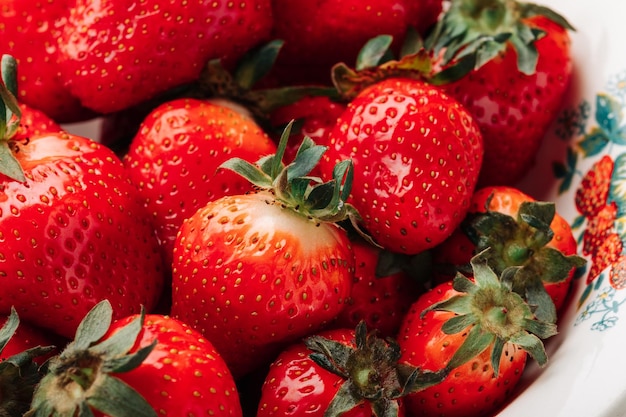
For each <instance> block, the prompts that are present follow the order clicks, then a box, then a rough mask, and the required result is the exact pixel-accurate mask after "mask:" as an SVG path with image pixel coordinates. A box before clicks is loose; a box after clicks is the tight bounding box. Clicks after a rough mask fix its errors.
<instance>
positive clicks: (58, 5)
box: [0, 0, 95, 123]
mask: <svg viewBox="0 0 626 417" xmlns="http://www.w3.org/2000/svg"><path fill="white" fill-rule="evenodd" d="M71 3H72V1H71V0H48V1H43V2H42V1H40V0H3V1H2V4H1V5H0V21H1V22H2V24H0V53H2V54H10V55H12V56H14V57H15V59H16V60H17V62H18V64H19V66H20V89H19V91H18V94H17V98H18V100H19V101H20V102H22V103H25V104H27V105H28V106H31V107H34V108H37V109H39V110H41V111H43V112H44V113H45V114H47V115H49V116H50V117H52V118H53V119H54V120H56V121H57V122H59V123H69V122H77V121H80V120H86V119H88V118H90V117H94V116H95V113H94V112H92V111H90V110H87V109H85V108H84V107H82V106H81V105H80V101H79V100H78V99H77V98H76V97H73V96H72V95H71V94H70V92H69V91H68V90H67V88H65V86H64V85H63V82H62V80H61V78H60V75H59V66H58V62H57V61H58V46H57V41H58V38H59V36H60V35H61V32H62V31H63V27H64V26H65V25H66V24H67V17H68V10H69V8H70V7H71Z"/></svg>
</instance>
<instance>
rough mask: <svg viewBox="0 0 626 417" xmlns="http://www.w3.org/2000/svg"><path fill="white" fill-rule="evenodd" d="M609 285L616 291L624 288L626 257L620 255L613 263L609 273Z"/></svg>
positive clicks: (625, 286) (625, 282) (625, 281)
mask: <svg viewBox="0 0 626 417" xmlns="http://www.w3.org/2000/svg"><path fill="white" fill-rule="evenodd" d="M609 283H610V284H611V287H613V288H615V289H616V290H623V289H624V288H626V255H620V257H619V258H618V259H617V260H616V261H615V262H614V263H613V267H612V268H611V271H610V272H609Z"/></svg>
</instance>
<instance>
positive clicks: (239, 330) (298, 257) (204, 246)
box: [172, 192, 354, 377]
mask: <svg viewBox="0 0 626 417" xmlns="http://www.w3.org/2000/svg"><path fill="white" fill-rule="evenodd" d="M353 274H354V253H353V251H352V247H351V245H350V242H349V240H348V238H347V235H346V233H345V231H344V230H343V229H340V228H339V227H337V226H336V225H334V224H329V223H321V224H320V223H316V222H314V221H312V220H309V219H308V218H306V217H304V216H302V215H300V214H297V213H295V212H293V211H290V210H287V209H284V208H282V207H281V206H280V205H279V204H277V203H275V202H273V196H272V195H271V194H269V193H268V192H259V193H253V194H247V195H239V196H226V197H223V198H221V199H218V200H214V201H212V202H209V203H208V204H207V205H206V206H205V207H203V208H201V209H199V210H198V211H197V212H196V213H195V214H194V215H192V216H191V217H190V218H188V219H186V220H185V221H184V222H183V224H182V226H181V228H180V231H179V234H178V236H177V239H176V243H175V246H174V261H173V284H172V285H173V286H172V288H173V296H172V300H173V304H172V316H174V317H176V318H178V319H180V320H182V321H184V322H186V323H189V325H190V326H192V327H193V328H195V329H197V330H199V331H200V332H201V333H202V334H204V335H205V337H207V338H208V339H209V340H212V341H213V343H214V344H215V347H216V348H217V350H218V351H219V352H220V353H221V354H222V356H223V357H224V359H225V360H226V362H227V363H228V365H229V367H230V368H231V370H232V372H233V374H234V375H235V376H236V377H239V376H241V375H244V374H246V373H248V372H250V371H252V370H253V369H254V368H257V367H259V366H260V365H262V364H263V362H264V360H267V359H269V358H271V356H272V355H273V354H275V353H277V350H279V349H280V348H282V347H283V346H284V345H285V344H287V343H290V342H292V341H294V340H296V339H298V338H300V337H302V336H304V335H306V334H309V333H311V332H313V331H316V330H318V329H320V328H321V327H322V326H323V325H325V324H326V323H327V322H329V321H330V320H331V319H332V318H334V317H335V316H336V315H337V314H338V313H339V312H340V311H341V309H342V308H343V306H344V302H345V299H346V297H347V296H348V294H349V292H350V288H351V285H352V277H353Z"/></svg>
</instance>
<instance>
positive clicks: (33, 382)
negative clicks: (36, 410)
mask: <svg viewBox="0 0 626 417" xmlns="http://www.w3.org/2000/svg"><path fill="white" fill-rule="evenodd" d="M18 326H19V317H18V315H17V312H16V311H15V309H14V308H11V313H10V314H9V317H8V318H7V320H6V322H5V323H4V325H3V326H2V328H1V329H0V352H1V351H3V350H4V348H5V346H6V345H7V343H8V342H9V340H10V339H11V338H12V337H13V336H14V334H15V331H16V330H17V328H18ZM53 349H54V346H37V347H33V348H30V349H27V350H25V351H23V352H20V353H17V354H15V355H13V356H10V357H8V358H6V359H4V360H2V361H1V362H0V392H1V393H2V395H1V396H0V414H1V415H4V416H21V415H23V414H24V413H25V412H26V411H28V408H29V407H30V402H31V399H32V395H33V391H34V390H35V387H36V386H37V384H38V383H39V381H40V380H41V378H42V372H41V371H40V366H39V365H38V364H37V362H35V359H36V358H38V357H41V356H44V355H46V354H47V353H49V352H50V351H52V350H53Z"/></svg>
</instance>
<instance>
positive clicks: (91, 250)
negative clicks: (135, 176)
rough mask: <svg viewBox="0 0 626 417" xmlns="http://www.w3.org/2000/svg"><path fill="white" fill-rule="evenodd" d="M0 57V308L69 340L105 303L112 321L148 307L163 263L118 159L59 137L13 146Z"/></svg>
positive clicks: (8, 80)
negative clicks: (0, 105) (0, 101)
mask: <svg viewBox="0 0 626 417" xmlns="http://www.w3.org/2000/svg"><path fill="white" fill-rule="evenodd" d="M5 58H6V60H5V62H3V73H2V75H3V79H4V80H5V82H4V83H0V89H3V91H2V96H3V97H4V98H6V99H7V102H6V103H4V106H5V107H6V109H7V110H8V111H9V112H10V115H11V116H10V117H8V118H7V120H6V124H5V126H3V127H4V129H3V131H4V135H3V137H2V139H3V140H2V141H0V151H1V152H2V154H3V158H2V164H0V172H1V174H0V177H1V178H0V193H1V194H2V199H1V200H2V201H0V240H2V242H3V248H4V249H3V251H2V253H1V254H0V258H1V259H2V260H3V262H2V263H1V266H0V275H1V276H2V277H3V289H4V291H3V296H2V297H0V311H5V312H8V311H9V309H10V308H11V307H12V306H15V308H16V310H17V311H18V313H19V314H20V316H21V317H22V318H23V319H24V321H28V322H31V323H36V324H37V325H39V326H42V327H44V328H47V329H51V330H52V331H54V332H56V333H58V334H60V335H62V336H66V337H70V336H71V335H72V334H73V333H74V331H75V329H76V326H78V323H79V321H80V319H81V318H82V317H83V316H84V315H85V312H86V311H88V310H89V309H90V308H91V307H92V306H93V305H94V304H96V303H97V302H98V301H100V300H102V299H104V298H107V299H109V300H110V301H111V303H112V304H113V305H115V313H116V316H117V317H120V316H122V315H126V314H130V313H133V312H137V311H138V310H139V308H140V306H141V305H144V306H145V307H146V308H147V309H151V308H153V307H154V306H155V304H156V302H157V300H158V298H159V297H160V293H161V289H162V286H163V267H162V259H161V257H160V256H159V253H158V243H157V241H156V237H155V235H154V230H153V228H152V225H151V224H150V223H149V221H148V220H147V213H146V212H145V211H144V209H143V207H142V205H141V203H140V201H139V199H138V198H137V197H136V191H135V187H134V186H133V184H132V183H130V181H129V180H128V177H127V176H126V174H125V172H124V168H123V166H122V162H121V161H120V160H119V159H118V158H117V157H116V156H115V155H114V154H113V153H112V152H111V151H110V150H109V149H107V148H106V147H104V146H102V145H100V144H98V143H95V142H93V141H92V140H90V139H87V138H84V137H80V136H76V135H71V134H68V133H64V132H55V133H46V134H43V135H39V136H31V137H28V138H26V139H24V140H18V141H15V140H14V135H15V134H16V132H19V126H20V121H19V115H20V113H21V111H20V108H19V105H18V104H17V101H16V99H15V96H14V95H13V94H11V91H9V90H7V88H6V87H7V86H15V78H14V76H15V67H14V64H15V63H14V61H13V62H12V63H11V62H7V60H8V61H10V59H9V58H7V57H5ZM3 112H4V111H3ZM18 139H19V138H18ZM10 142H11V144H10Z"/></svg>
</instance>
